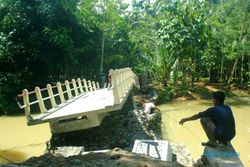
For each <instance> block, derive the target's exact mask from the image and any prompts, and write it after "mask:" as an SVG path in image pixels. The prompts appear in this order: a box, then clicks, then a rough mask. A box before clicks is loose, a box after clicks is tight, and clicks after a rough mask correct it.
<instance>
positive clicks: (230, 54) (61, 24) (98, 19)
mask: <svg viewBox="0 0 250 167" xmlns="http://www.w3.org/2000/svg"><path fill="white" fill-rule="evenodd" d="M249 13H250V0H207V1H205V0H204V1H200V0H189V1H185V0H168V1H166V0H155V1H149V0H147V1H144V0H133V1H132V4H130V5H129V4H126V3H124V2H123V1H122V0H71V1H67V0H53V1H50V0H0V112H5V113H11V112H13V111H16V104H15V100H14V99H15V97H16V95H17V94H18V93H20V92H21V90H22V89H23V88H33V87H34V86H37V85H38V86H43V85H45V83H49V82H56V81H62V80H65V79H71V78H73V77H85V78H90V79H95V80H98V79H99V78H100V76H101V75H103V74H107V71H108V70H109V69H111V68H122V67H127V66H129V67H132V68H134V70H135V71H136V72H137V73H138V74H139V75H140V74H141V73H145V72H148V73H150V74H151V75H152V76H154V77H153V78H154V79H155V80H158V81H160V82H162V83H164V84H165V85H167V84H170V85H172V86H174V87H179V86H181V85H184V84H186V85H190V86H191V85H192V84H193V83H194V82H195V81H197V80H199V78H204V77H208V78H209V80H210V82H220V83H224V84H228V85H229V84H232V83H236V84H239V85H241V86H244V85H247V83H248V82H249V76H250V72H249V70H250V67H249V66H250V26H249V25H250V15H249Z"/></svg>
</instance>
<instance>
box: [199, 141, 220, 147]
mask: <svg viewBox="0 0 250 167" xmlns="http://www.w3.org/2000/svg"><path fill="white" fill-rule="evenodd" d="M201 145H202V146H208V147H216V146H217V143H216V142H212V141H208V142H202V143H201Z"/></svg>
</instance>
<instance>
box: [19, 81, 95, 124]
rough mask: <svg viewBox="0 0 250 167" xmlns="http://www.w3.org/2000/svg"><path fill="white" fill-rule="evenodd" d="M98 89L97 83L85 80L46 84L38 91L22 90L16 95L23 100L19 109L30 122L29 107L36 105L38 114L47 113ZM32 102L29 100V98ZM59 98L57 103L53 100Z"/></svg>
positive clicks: (37, 88)
mask: <svg viewBox="0 0 250 167" xmlns="http://www.w3.org/2000/svg"><path fill="white" fill-rule="evenodd" d="M98 89H100V86H99V83H98V82H95V81H90V80H88V81H87V80H86V79H80V78H78V79H77V80H75V79H72V80H71V82H69V81H68V80H66V81H65V82H64V83H60V82H57V83H56V85H53V86H52V85H51V84H47V87H46V88H42V89H40V88H39V87H35V90H34V91H30V92H29V91H28V90H27V89H24V90H23V91H22V94H20V95H18V97H19V98H21V97H22V98H23V105H21V104H20V103H18V104H19V108H20V109H24V111H25V115H26V118H27V120H28V121H29V120H32V119H33V118H32V116H31V109H30V108H31V106H32V105H35V104H38V105H39V110H40V113H44V112H47V111H49V110H51V109H53V108H55V107H60V106H62V104H64V103H68V102H70V101H72V99H74V98H77V97H78V96H79V95H80V94H83V93H86V92H92V91H95V90H98ZM32 95H33V96H34V95H35V96H34V97H32V99H33V100H30V99H31V98H30V97H31V96H32ZM56 97H59V99H60V100H59V101H58V100H57V101H56V100H55V98H56ZM46 100H49V101H50V105H46V106H45V101H46Z"/></svg>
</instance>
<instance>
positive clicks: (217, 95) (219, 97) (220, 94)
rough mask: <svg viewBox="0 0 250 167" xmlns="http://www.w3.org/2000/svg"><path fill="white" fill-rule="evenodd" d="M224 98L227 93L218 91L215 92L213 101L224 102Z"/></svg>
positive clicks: (216, 102)
mask: <svg viewBox="0 0 250 167" xmlns="http://www.w3.org/2000/svg"><path fill="white" fill-rule="evenodd" d="M224 100H225V93H224V92H222V91H216V92H213V101H214V104H215V105H217V104H224Z"/></svg>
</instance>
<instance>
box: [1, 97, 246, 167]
mask: <svg viewBox="0 0 250 167" xmlns="http://www.w3.org/2000/svg"><path fill="white" fill-rule="evenodd" d="M226 104H229V105H231V107H232V110H233V113H234V116H235V121H236V131H237V134H236V137H235V138H234V139H233V141H232V144H233V146H234V148H235V150H236V151H237V152H238V153H239V155H240V159H241V161H242V162H243V164H244V165H245V166H250V97H245V98H244V97H240V98H230V99H227V100H226ZM211 105H212V101H211V100H196V101H182V102H171V103H167V104H164V105H160V106H159V108H160V109H161V111H162V120H163V128H162V132H163V137H164V139H166V140H170V141H172V142H175V143H181V144H183V145H185V146H187V148H188V149H189V151H190V153H191V155H192V157H193V159H196V158H198V157H199V156H200V155H201V154H202V153H203V149H204V148H203V147H202V146H201V142H202V141H207V138H206V136H205V133H204V132H203V130H202V128H201V126H200V123H199V121H193V122H187V123H185V124H184V126H180V125H178V123H177V122H178V121H179V120H180V119H181V118H183V117H186V116H190V115H192V114H195V113H197V112H200V111H203V110H205V109H206V108H207V107H209V106H211ZM0 131H1V133H0V163H6V162H11V161H13V162H21V161H23V160H26V159H28V158H30V157H32V156H39V155H41V154H43V151H44V150H45V142H46V141H48V140H49V139H50V137H51V133H50V128H49V125H48V124H41V125H35V126H30V127H29V126H27V124H26V119H25V117H24V116H0Z"/></svg>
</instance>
